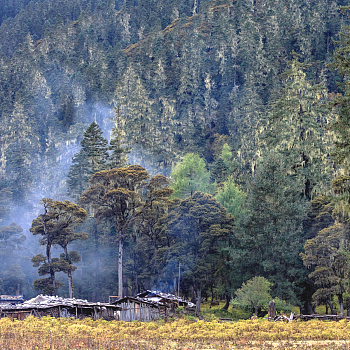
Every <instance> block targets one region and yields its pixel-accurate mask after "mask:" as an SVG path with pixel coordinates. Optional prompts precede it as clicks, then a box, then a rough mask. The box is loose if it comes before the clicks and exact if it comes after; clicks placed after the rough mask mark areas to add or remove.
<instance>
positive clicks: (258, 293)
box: [235, 276, 272, 316]
mask: <svg viewBox="0 0 350 350" xmlns="http://www.w3.org/2000/svg"><path fill="white" fill-rule="evenodd" d="M271 286H272V284H271V283H270V282H269V281H268V280H267V279H266V278H264V277H257V276H256V277H253V278H251V279H250V280H248V281H247V282H245V283H243V284H242V287H241V288H240V289H238V290H237V291H236V293H235V294H236V302H238V303H239V304H240V305H242V306H246V307H252V308H254V310H255V315H256V316H257V315H258V309H259V308H262V307H267V306H268V303H269V301H270V300H271V295H270V290H271Z"/></svg>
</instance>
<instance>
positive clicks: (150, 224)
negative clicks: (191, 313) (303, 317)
mask: <svg viewBox="0 0 350 350" xmlns="http://www.w3.org/2000/svg"><path fill="white" fill-rule="evenodd" d="M347 5H348V2H347V1H345V0H342V1H341V0H338V1H336V0H319V1H306V0H290V1H282V0H273V1H271V0H249V1H246V0H234V1H228V0H214V1H209V0H193V1H181V0H175V1H167V0H161V1H156V2H155V1H150V0H139V1H129V0H125V1H119V0H107V1H102V0H100V1H95V0H80V1H72V0H56V1H53V0H31V1H30V0H3V1H2V2H1V4H0V24H1V25H0V77H1V78H0V119H1V123H0V260H1V264H2V266H3V268H2V270H1V272H0V293H1V294H19V293H20V294H25V295H26V296H28V297H31V296H33V295H35V294H37V293H39V292H42V293H47V294H57V293H58V294H60V295H64V296H70V297H73V296H76V297H79V298H87V299H89V300H92V301H98V300H107V299H108V295H120V296H121V295H132V294H135V293H137V292H140V291H142V290H143V289H149V288H154V289H159V290H163V291H165V292H172V293H175V292H177V291H178V290H180V292H181V294H182V295H185V296H186V297H188V298H189V299H193V300H197V304H198V307H199V303H200V301H201V299H202V298H206V299H219V298H221V299H225V300H226V301H227V304H226V307H228V305H229V303H230V301H231V299H232V298H233V297H234V296H235V292H236V291H237V290H238V289H239V288H240V287H241V286H242V283H244V282H246V281H249V280H251V279H252V278H254V277H256V276H261V277H264V278H266V279H267V280H268V281H269V283H270V285H271V293H272V296H273V297H276V298H279V299H280V300H281V301H285V302H286V303H289V304H291V305H294V306H299V307H300V308H301V310H302V311H303V312H311V311H312V308H313V307H315V305H320V304H324V305H326V307H327V309H328V308H330V310H331V311H332V312H336V309H335V308H336V307H338V311H340V312H344V311H343V310H344V308H348V307H350V290H349V287H348V285H349V265H350V254H349V245H350V236H349V212H350V208H349V203H350V187H349V183H350V182H349V181H350V173H349V152H350V148H349V145H350V138H349V132H348V130H349V126H350V109H349V107H348V106H349V98H350V97H349V96H350V90H349V89H350V85H349V77H350V72H349V66H350V64H349V62H350V60H349V45H350V27H348V25H349V17H348V15H349V9H348V7H347ZM38 274H39V276H38ZM179 276H181V277H180V279H179Z"/></svg>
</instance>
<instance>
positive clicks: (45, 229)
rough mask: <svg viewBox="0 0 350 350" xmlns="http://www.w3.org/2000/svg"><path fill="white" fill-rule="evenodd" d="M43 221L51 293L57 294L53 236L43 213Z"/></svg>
mask: <svg viewBox="0 0 350 350" xmlns="http://www.w3.org/2000/svg"><path fill="white" fill-rule="evenodd" d="M42 222H43V226H44V236H46V237H47V243H46V258H47V263H48V264H49V266H50V279H51V284H52V287H53V289H52V292H51V295H55V294H56V291H57V289H56V281H55V271H54V270H53V268H52V266H51V245H52V242H51V238H50V235H49V233H48V230H47V227H46V222H45V220H44V215H42Z"/></svg>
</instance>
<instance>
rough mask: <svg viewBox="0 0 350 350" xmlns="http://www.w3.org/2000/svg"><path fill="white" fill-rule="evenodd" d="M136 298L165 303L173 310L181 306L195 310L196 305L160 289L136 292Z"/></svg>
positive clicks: (188, 309)
mask: <svg viewBox="0 0 350 350" xmlns="http://www.w3.org/2000/svg"><path fill="white" fill-rule="evenodd" d="M137 297H138V298H141V299H142V300H146V301H149V302H154V303H160V304H162V305H166V306H167V307H168V308H169V309H170V310H171V311H175V309H177V308H178V307H180V306H181V307H183V308H184V310H186V311H189V312H191V311H195V308H196V305H195V304H194V303H192V302H190V301H188V300H186V299H183V298H181V297H179V296H176V295H174V294H170V293H163V292H160V291H153V290H146V291H144V292H142V293H139V294H137Z"/></svg>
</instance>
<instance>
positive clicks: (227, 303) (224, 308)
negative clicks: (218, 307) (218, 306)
mask: <svg viewBox="0 0 350 350" xmlns="http://www.w3.org/2000/svg"><path fill="white" fill-rule="evenodd" d="M230 301H231V295H229V294H226V303H225V305H224V307H223V308H222V309H223V310H226V311H227V310H228V307H229V306H230Z"/></svg>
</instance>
